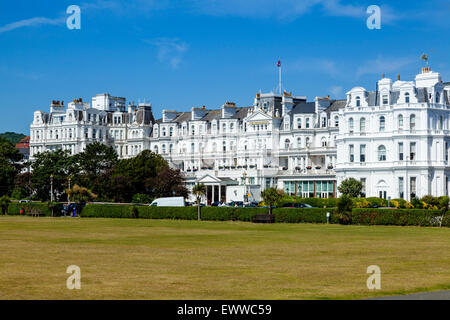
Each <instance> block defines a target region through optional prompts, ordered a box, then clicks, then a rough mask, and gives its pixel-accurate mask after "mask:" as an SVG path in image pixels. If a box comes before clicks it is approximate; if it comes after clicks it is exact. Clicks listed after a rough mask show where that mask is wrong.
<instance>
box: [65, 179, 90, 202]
mask: <svg viewBox="0 0 450 320" xmlns="http://www.w3.org/2000/svg"><path fill="white" fill-rule="evenodd" d="M66 192H67V195H68V196H69V197H70V200H71V201H73V202H77V203H85V202H89V201H93V200H95V199H96V198H97V195H96V194H95V193H93V192H92V191H91V190H89V189H88V188H84V187H80V186H79V185H77V184H76V185H74V186H73V188H72V189H67V190H66Z"/></svg>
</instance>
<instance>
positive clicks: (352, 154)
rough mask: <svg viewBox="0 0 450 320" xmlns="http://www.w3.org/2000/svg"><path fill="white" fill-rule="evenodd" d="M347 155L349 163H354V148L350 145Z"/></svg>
mask: <svg viewBox="0 0 450 320" xmlns="http://www.w3.org/2000/svg"><path fill="white" fill-rule="evenodd" d="M349 154H350V162H355V146H354V145H352V144H351V145H350V146H349Z"/></svg>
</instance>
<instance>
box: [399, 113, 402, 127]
mask: <svg viewBox="0 0 450 320" xmlns="http://www.w3.org/2000/svg"><path fill="white" fill-rule="evenodd" d="M398 128H399V129H403V115H402V114H399V115H398Z"/></svg>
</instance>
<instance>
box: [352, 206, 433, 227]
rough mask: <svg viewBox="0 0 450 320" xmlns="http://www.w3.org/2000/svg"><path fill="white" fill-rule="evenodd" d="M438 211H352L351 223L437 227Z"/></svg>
mask: <svg viewBox="0 0 450 320" xmlns="http://www.w3.org/2000/svg"><path fill="white" fill-rule="evenodd" d="M440 216H441V213H440V211H437V210H434V211H432V210H423V209H375V208H370V209H354V210H353V211H352V223H353V224H362V225H397V226H422V227H430V226H438V225H439V217H440Z"/></svg>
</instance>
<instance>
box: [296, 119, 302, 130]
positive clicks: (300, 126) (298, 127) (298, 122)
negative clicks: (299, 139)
mask: <svg viewBox="0 0 450 320" xmlns="http://www.w3.org/2000/svg"><path fill="white" fill-rule="evenodd" d="M301 128H302V118H297V129H301Z"/></svg>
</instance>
